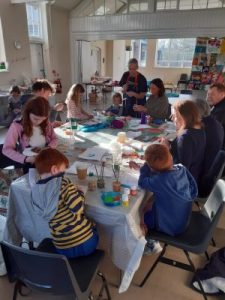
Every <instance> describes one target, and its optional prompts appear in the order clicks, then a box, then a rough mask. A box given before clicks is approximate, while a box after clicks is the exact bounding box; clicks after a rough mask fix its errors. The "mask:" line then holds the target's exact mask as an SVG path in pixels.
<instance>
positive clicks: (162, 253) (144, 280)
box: [139, 244, 167, 287]
mask: <svg viewBox="0 0 225 300" xmlns="http://www.w3.org/2000/svg"><path fill="white" fill-rule="evenodd" d="M166 247H167V244H165V245H164V247H163V250H162V252H161V253H160V255H159V256H158V258H157V259H156V261H155V262H154V264H153V265H152V267H151V269H150V270H149V271H148V273H147V274H146V276H145V278H144V279H143V280H142V282H141V283H140V285H139V287H143V286H144V284H145V282H146V281H147V280H148V277H149V276H150V275H151V274H152V272H153V271H154V269H155V267H156V266H157V264H158V262H159V261H160V259H161V257H163V255H164V254H165V252H166Z"/></svg>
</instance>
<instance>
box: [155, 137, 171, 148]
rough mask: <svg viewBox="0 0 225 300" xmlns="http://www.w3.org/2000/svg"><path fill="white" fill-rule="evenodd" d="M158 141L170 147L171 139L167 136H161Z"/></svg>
mask: <svg viewBox="0 0 225 300" xmlns="http://www.w3.org/2000/svg"><path fill="white" fill-rule="evenodd" d="M157 142H159V143H160V144H162V145H165V146H167V147H168V148H169V147H170V143H169V141H168V140H167V139H166V138H164V137H161V138H159V139H158V140H157Z"/></svg>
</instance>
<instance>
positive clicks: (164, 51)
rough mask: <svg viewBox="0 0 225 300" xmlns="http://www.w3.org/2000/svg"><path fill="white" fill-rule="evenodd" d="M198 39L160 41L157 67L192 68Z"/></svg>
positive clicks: (156, 56)
mask: <svg viewBox="0 0 225 300" xmlns="http://www.w3.org/2000/svg"><path fill="white" fill-rule="evenodd" d="M195 43H196V39H194V38H193V39H159V40H157V45H156V52H155V66H156V67H168V68H190V67H191V65H192V59H193V54H194V50H195Z"/></svg>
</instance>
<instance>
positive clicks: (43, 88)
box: [21, 79, 64, 128]
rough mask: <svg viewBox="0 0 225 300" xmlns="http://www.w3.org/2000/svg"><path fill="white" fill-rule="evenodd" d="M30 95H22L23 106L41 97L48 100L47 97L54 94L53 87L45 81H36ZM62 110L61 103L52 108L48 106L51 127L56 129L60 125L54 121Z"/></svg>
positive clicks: (62, 105)
mask: <svg viewBox="0 0 225 300" xmlns="http://www.w3.org/2000/svg"><path fill="white" fill-rule="evenodd" d="M32 91H33V93H32V94H29V95H22V96H21V102H22V104H23V105H25V104H26V103H27V101H29V100H30V99H32V98H33V97H35V96H37V97H43V98H45V99H46V100H49V97H50V96H52V95H54V94H55V88H54V86H53V85H52V84H51V83H50V82H49V81H48V80H47V79H37V80H36V81H35V82H34V84H33V86H32ZM63 108H64V104H63V103H56V104H55V105H54V106H53V107H51V106H50V115H49V119H50V121H51V122H52V126H53V127H54V128H55V127H58V126H60V125H61V124H62V122H60V121H56V120H55V119H56V114H57V112H59V111H62V110H63Z"/></svg>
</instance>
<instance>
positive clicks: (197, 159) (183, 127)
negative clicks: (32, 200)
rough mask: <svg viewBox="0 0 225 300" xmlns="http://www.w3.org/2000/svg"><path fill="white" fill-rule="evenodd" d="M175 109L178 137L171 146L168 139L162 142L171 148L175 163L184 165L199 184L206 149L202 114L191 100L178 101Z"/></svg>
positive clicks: (174, 117) (163, 139)
mask: <svg viewBox="0 0 225 300" xmlns="http://www.w3.org/2000/svg"><path fill="white" fill-rule="evenodd" d="M173 108H174V114H173V121H174V123H175V125H176V129H177V137H176V139H175V140H174V141H172V142H171V143H170V144H169V142H168V140H167V139H166V138H161V139H160V140H161V142H162V143H165V144H167V145H168V146H170V150H171V153H172V155H173V159H174V163H175V164H177V163H181V164H183V165H184V166H185V167H186V168H187V169H188V170H189V171H190V173H191V174H192V176H193V177H194V178H195V180H196V182H197V183H198V182H199V175H200V173H201V170H202V164H203V159H204V155H205V147H206V136H205V131H204V129H203V126H202V123H201V118H200V114H199V111H198V108H197V105H196V104H195V103H194V102H193V101H191V100H186V101H178V102H177V103H175V105H174V106H173Z"/></svg>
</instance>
